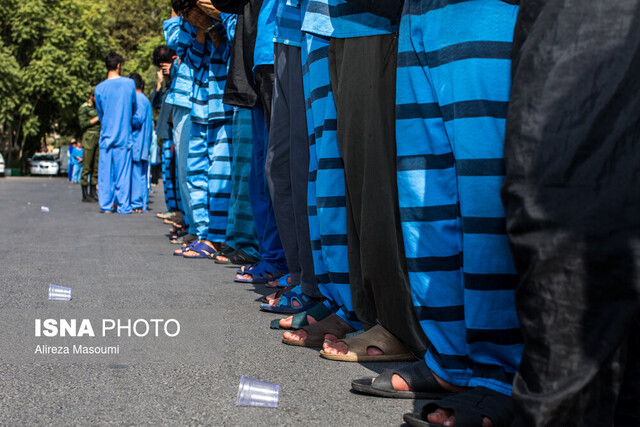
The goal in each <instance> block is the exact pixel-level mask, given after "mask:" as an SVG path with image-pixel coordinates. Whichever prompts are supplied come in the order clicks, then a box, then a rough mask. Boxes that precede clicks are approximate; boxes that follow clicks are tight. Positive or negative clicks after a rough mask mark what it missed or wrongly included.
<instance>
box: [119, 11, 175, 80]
mask: <svg viewBox="0 0 640 427" xmlns="http://www.w3.org/2000/svg"><path fill="white" fill-rule="evenodd" d="M109 7H110V14H111V15H112V16H113V17H114V23H113V24H112V25H111V26H110V28H109V32H110V34H111V49H112V50H114V51H115V52H118V53H120V54H121V55H122V56H123V57H124V58H125V63H124V67H123V73H124V74H125V75H126V74H130V73H134V72H135V73H139V74H141V75H143V76H144V75H145V74H146V72H147V71H148V70H149V67H151V54H152V53H153V49H155V47H156V46H158V45H161V44H163V43H164V36H163V34H162V22H163V21H164V20H165V19H167V18H168V17H169V16H170V14H171V2H170V1H169V0H132V1H127V2H123V1H121V0H109Z"/></svg>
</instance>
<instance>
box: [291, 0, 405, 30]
mask: <svg viewBox="0 0 640 427" xmlns="http://www.w3.org/2000/svg"><path fill="white" fill-rule="evenodd" d="M307 3H308V4H307ZM303 7H304V8H305V9H304V10H305V13H304V20H303V22H302V30H303V31H305V32H308V33H311V34H317V35H320V36H324V37H335V38H339V39H341V38H348V37H366V36H375V35H380V34H391V33H394V32H396V31H397V27H395V26H393V25H392V24H391V21H389V20H388V19H387V18H383V17H381V16H377V15H374V14H372V13H368V12H364V11H363V10H362V9H360V8H358V7H357V6H354V5H352V4H350V3H347V2H346V1H345V0H310V1H309V0H307V1H305V2H304V6H303Z"/></svg>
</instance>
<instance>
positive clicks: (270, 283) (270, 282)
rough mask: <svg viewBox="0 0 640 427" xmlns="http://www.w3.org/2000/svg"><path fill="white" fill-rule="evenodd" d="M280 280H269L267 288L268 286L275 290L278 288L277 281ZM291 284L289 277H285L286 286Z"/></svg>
mask: <svg viewBox="0 0 640 427" xmlns="http://www.w3.org/2000/svg"><path fill="white" fill-rule="evenodd" d="M279 280H280V278H277V279H276V280H271V281H269V283H267V286H269V287H270V288H275V287H277V286H278V281H279ZM290 284H291V276H287V285H290Z"/></svg>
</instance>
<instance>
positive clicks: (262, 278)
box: [233, 262, 286, 284]
mask: <svg viewBox="0 0 640 427" xmlns="http://www.w3.org/2000/svg"><path fill="white" fill-rule="evenodd" d="M239 274H248V275H249V276H251V279H238V278H237V277H236V278H235V279H233V281H234V282H238V283H252V284H261V283H267V282H268V281H270V280H276V279H277V278H279V277H281V276H283V275H285V274H286V273H284V272H282V271H280V270H278V269H277V268H276V267H275V266H273V265H271V264H267V263H266V262H259V263H258V264H256V265H255V266H254V267H253V268H251V269H248V270H245V271H244V272H242V273H239Z"/></svg>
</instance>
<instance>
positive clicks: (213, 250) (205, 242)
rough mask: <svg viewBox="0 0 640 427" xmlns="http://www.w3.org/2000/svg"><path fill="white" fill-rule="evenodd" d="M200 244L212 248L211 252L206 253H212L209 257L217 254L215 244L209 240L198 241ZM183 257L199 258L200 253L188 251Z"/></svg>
mask: <svg viewBox="0 0 640 427" xmlns="http://www.w3.org/2000/svg"><path fill="white" fill-rule="evenodd" d="M198 242H200V243H204V244H205V245H207V246H208V247H210V248H211V250H210V251H206V252H210V253H208V255H209V256H211V255H213V254H214V253H216V248H215V243H212V242H210V241H208V240H202V239H201V240H198ZM182 255H183V256H185V257H187V258H189V257H194V256H198V252H196V251H192V250H188V251H186V252H183V253H182Z"/></svg>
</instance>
